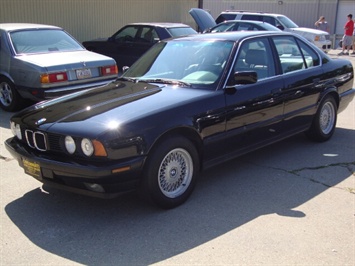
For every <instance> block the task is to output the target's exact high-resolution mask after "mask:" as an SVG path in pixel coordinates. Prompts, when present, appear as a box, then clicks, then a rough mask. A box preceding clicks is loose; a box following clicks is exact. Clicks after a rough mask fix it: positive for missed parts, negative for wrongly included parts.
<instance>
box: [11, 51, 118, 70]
mask: <svg viewBox="0 0 355 266" xmlns="http://www.w3.org/2000/svg"><path fill="white" fill-rule="evenodd" d="M16 58H17V59H18V60H21V61H24V62H27V63H30V64H34V65H37V66H40V67H44V68H49V67H53V66H60V65H69V64H70V65H76V64H80V65H81V66H85V65H87V64H88V65H87V66H90V63H95V65H96V66H97V64H98V63H101V62H102V63H108V62H110V64H115V61H114V60H113V59H112V58H110V57H108V56H104V55H101V54H97V53H93V52H90V51H86V50H83V51H73V52H60V53H53V52H52V53H46V54H30V55H19V56H17V57H16Z"/></svg>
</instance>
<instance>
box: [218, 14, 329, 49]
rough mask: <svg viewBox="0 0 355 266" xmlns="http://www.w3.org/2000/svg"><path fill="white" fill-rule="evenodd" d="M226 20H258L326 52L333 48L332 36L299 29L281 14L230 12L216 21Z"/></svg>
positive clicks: (326, 33)
mask: <svg viewBox="0 0 355 266" xmlns="http://www.w3.org/2000/svg"><path fill="white" fill-rule="evenodd" d="M226 20H257V21H264V22H267V23H270V24H271V25H273V26H275V27H277V28H279V29H281V30H283V31H287V32H293V33H296V34H298V35H301V36H303V37H304V38H306V39H307V40H308V41H310V42H312V43H314V44H315V45H316V46H317V47H318V48H320V49H322V50H323V51H324V52H328V51H329V50H330V49H331V48H332V42H331V40H330V34H329V33H328V32H325V31H321V30H317V29H311V28H305V27H299V26H298V25H297V24H296V23H295V22H293V21H292V20H291V19H290V18H288V17H287V16H285V15H281V14H273V13H267V12H254V11H239V10H228V11H224V12H222V13H221V14H220V15H219V16H218V17H217V19H216V23H221V22H223V21H226Z"/></svg>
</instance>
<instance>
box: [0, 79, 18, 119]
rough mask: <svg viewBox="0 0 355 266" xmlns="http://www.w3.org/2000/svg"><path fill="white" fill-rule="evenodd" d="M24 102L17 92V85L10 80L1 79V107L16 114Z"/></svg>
mask: <svg viewBox="0 0 355 266" xmlns="http://www.w3.org/2000/svg"><path fill="white" fill-rule="evenodd" d="M22 104H23V100H22V98H21V96H20V94H19V93H18V92H17V90H16V86H15V84H13V83H12V82H11V81H10V80H9V79H7V78H4V77H0V107H1V108H2V109H3V110H5V111H8V112H14V111H17V110H19V109H20V108H21V107H22Z"/></svg>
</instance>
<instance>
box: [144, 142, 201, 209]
mask: <svg viewBox="0 0 355 266" xmlns="http://www.w3.org/2000/svg"><path fill="white" fill-rule="evenodd" d="M199 166H200V163H199V156H198V153H197V150H196V148H195V146H194V145H193V144H192V143H191V142H190V141H189V140H187V139H185V138H182V137H170V138H167V139H165V140H164V141H162V142H160V143H159V144H158V146H157V147H156V148H155V149H154V150H153V151H152V152H151V154H150V155H149V157H148V158H147V162H146V166H145V170H144V176H143V189H144V192H145V194H146V195H148V197H149V198H150V199H151V200H152V201H153V202H154V203H155V204H156V205H158V206H159V207H162V208H164V209H170V208H174V207H177V206H179V205H181V204H182V203H184V202H185V201H186V200H187V199H188V198H189V196H190V195H191V193H192V191H193V189H194V187H195V184H196V179H197V174H198V171H199Z"/></svg>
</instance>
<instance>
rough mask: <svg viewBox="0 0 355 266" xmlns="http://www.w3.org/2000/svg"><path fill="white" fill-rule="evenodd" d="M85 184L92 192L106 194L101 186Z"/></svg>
mask: <svg viewBox="0 0 355 266" xmlns="http://www.w3.org/2000/svg"><path fill="white" fill-rule="evenodd" d="M84 184H85V187H86V188H87V189H89V190H91V191H94V192H105V190H104V188H103V187H102V186H101V185H99V184H95V183H84Z"/></svg>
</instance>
